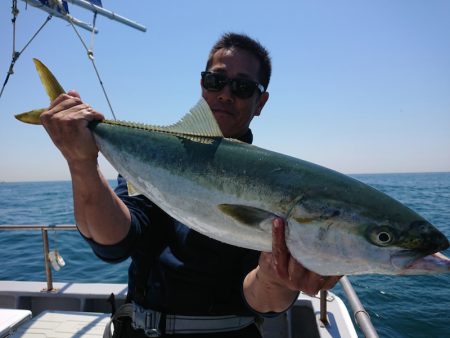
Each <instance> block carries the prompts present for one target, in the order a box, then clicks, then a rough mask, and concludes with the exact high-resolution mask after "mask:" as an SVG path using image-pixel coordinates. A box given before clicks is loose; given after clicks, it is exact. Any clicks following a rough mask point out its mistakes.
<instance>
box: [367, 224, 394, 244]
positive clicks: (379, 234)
mask: <svg viewBox="0 0 450 338" xmlns="http://www.w3.org/2000/svg"><path fill="white" fill-rule="evenodd" d="M368 237H369V239H370V241H371V242H372V243H373V244H375V245H378V246H388V245H390V244H392V243H393V242H394V241H395V239H396V237H397V236H396V233H395V231H394V230H393V229H392V228H390V227H388V226H381V227H373V228H372V229H370V230H369V236H368Z"/></svg>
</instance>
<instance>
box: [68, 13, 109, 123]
mask: <svg viewBox="0 0 450 338" xmlns="http://www.w3.org/2000/svg"><path fill="white" fill-rule="evenodd" d="M96 18H97V12H95V14H94V19H93V27H92V32H91V47H93V45H94V38H93V36H92V35H93V34H94V32H95V21H96ZM68 21H69V23H70V25H71V26H72V28H73V30H74V31H75V33H76V35H77V36H78V38H79V39H80V41H81V44H82V45H83V47H84V49H85V50H86V53H87V55H88V58H89V60H91V63H92V66H93V67H94V70H95V74H96V75H97V79H98V82H99V83H100V86H101V87H102V91H103V95H104V96H105V98H106V101H107V102H108V106H109V109H110V110H111V114H112V116H113V118H114V120H117V119H116V115H115V114H114V110H113V108H112V105H111V102H110V100H109V97H108V94H107V93H106V89H105V86H104V85H103V81H102V79H101V77H100V73H99V71H98V69H97V66H96V65H95V60H94V52H93V50H92V48H88V47H87V46H86V43H85V42H84V40H83V38H82V37H81V35H80V33H79V32H78V30H77V28H76V27H75V25H74V24H73V22H72V20H71V19H70V17H68Z"/></svg>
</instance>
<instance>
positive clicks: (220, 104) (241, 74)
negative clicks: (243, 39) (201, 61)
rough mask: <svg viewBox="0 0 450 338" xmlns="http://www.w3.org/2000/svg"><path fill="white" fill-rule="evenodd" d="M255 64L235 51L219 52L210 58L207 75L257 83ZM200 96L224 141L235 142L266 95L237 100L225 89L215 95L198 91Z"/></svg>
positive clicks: (260, 106) (243, 52)
mask: <svg viewBox="0 0 450 338" xmlns="http://www.w3.org/2000/svg"><path fill="white" fill-rule="evenodd" d="M259 67H260V65H259V61H258V60H257V59H256V57H254V56H253V55H251V54H250V53H248V52H247V51H245V50H242V49H239V48H233V49H223V48H222V49H219V50H218V51H217V52H216V53H215V54H214V55H213V58H212V62H211V66H210V68H209V69H208V71H210V72H214V73H221V74H223V75H225V76H226V77H228V78H230V79H234V78H244V79H249V80H252V81H255V82H259V81H258V72H259ZM202 96H203V98H204V99H205V100H206V102H207V103H208V105H209V107H210V108H211V110H212V112H213V114H214V117H215V118H216V120H217V123H218V124H219V126H220V129H221V130H222V133H223V135H224V136H225V137H231V138H238V137H240V136H242V135H244V134H245V133H246V132H247V130H248V127H249V125H250V122H251V121H252V119H253V117H254V116H258V115H259V114H260V113H261V110H262V108H263V107H264V104H265V103H266V101H267V99H268V98H269V93H267V92H264V93H262V94H260V92H259V91H258V90H255V92H254V93H253V95H252V96H251V97H249V98H246V99H241V98H238V97H236V96H235V95H233V93H232V92H231V89H230V86H229V85H226V86H225V87H224V88H223V89H222V90H220V91H217V92H212V91H207V90H206V89H205V88H203V87H202Z"/></svg>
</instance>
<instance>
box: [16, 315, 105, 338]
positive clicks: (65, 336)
mask: <svg viewBox="0 0 450 338" xmlns="http://www.w3.org/2000/svg"><path fill="white" fill-rule="evenodd" d="M109 319H110V315H109V314H106V313H92V312H67V311H44V312H42V313H41V314H40V315H38V316H37V317H36V318H34V319H33V320H30V321H28V322H26V323H24V324H23V325H21V326H19V327H18V328H17V330H16V331H15V332H14V334H12V335H11V338H16V337H21V338H98V337H102V336H103V330H104V329H105V326H106V324H107V323H108V321H109Z"/></svg>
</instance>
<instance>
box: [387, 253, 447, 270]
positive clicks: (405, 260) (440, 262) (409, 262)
mask: <svg viewBox="0 0 450 338" xmlns="http://www.w3.org/2000/svg"><path fill="white" fill-rule="evenodd" d="M391 264H392V266H394V267H395V268H396V270H397V271H400V274H402V275H422V274H432V273H449V272H450V258H448V257H447V256H445V255H443V254H442V253H440V252H435V253H432V254H429V255H423V254H420V253H417V252H414V251H412V250H403V251H401V252H399V253H396V254H394V255H392V256H391Z"/></svg>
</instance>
